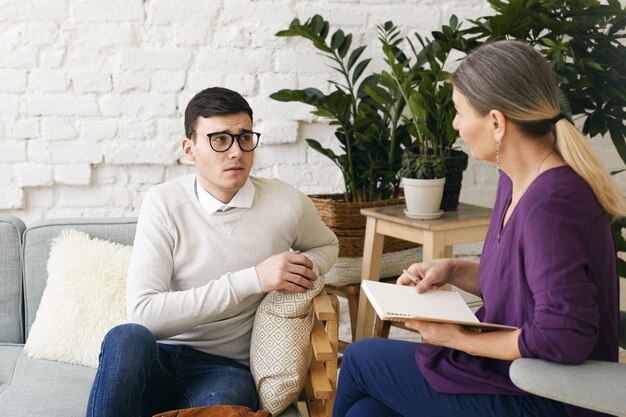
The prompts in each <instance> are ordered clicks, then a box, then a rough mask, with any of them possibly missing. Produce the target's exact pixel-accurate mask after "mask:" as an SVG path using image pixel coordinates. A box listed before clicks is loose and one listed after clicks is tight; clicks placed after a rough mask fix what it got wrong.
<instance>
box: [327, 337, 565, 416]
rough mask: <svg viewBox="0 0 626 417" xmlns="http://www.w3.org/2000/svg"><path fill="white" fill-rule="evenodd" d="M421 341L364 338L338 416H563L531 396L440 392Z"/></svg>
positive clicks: (552, 404) (346, 367) (343, 383)
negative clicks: (429, 375) (418, 356)
mask: <svg viewBox="0 0 626 417" xmlns="http://www.w3.org/2000/svg"><path fill="white" fill-rule="evenodd" d="M416 348H417V344H416V343H412V342H405V341H400V340H391V339H365V340H361V341H359V342H356V343H352V344H350V346H349V347H348V348H347V349H346V351H345V353H344V356H343V359H342V361H341V371H340V372H339V383H338V386H337V396H336V397H335V405H334V408H333V417H344V416H345V417H370V416H371V417H413V416H415V417H418V416H423V417H507V416H515V417H522V416H524V417H526V416H528V417H531V416H533V417H551V416H554V417H562V416H563V417H564V416H567V412H566V411H565V408H564V406H563V405H562V404H561V403H559V402H556V401H552V400H548V399H544V398H540V397H536V396H531V395H484V394H440V393H438V392H436V391H435V390H433V389H432V388H431V386H430V384H429V383H428V381H426V379H425V378H424V377H423V376H422V373H421V372H420V370H419V367H418V366H417V363H416V362H415V350H416Z"/></svg>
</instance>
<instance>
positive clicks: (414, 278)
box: [402, 269, 421, 285]
mask: <svg viewBox="0 0 626 417" xmlns="http://www.w3.org/2000/svg"><path fill="white" fill-rule="evenodd" d="M402 272H404V273H405V274H406V275H407V276H408V277H409V278H411V281H413V283H414V284H415V285H417V284H419V283H420V281H421V280H420V279H419V278H418V277H416V276H415V274H413V273H412V272H409V271H407V270H406V269H403V270H402Z"/></svg>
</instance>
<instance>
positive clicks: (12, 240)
mask: <svg viewBox="0 0 626 417" xmlns="http://www.w3.org/2000/svg"><path fill="white" fill-rule="evenodd" d="M135 225H136V219H133V218H116V219H114V218H111V219H65V220H62V219H59V220H45V221H40V222H37V223H34V224H32V225H31V226H30V227H28V228H26V227H25V225H24V223H23V222H22V221H21V220H20V219H18V218H16V217H13V216H8V215H3V214H0V416H6V417H32V416H45V417H79V416H84V415H85V409H86V405H87V399H88V397H89V391H90V389H91V383H92V380H93V378H94V375H95V369H93V368H89V367H84V366H77V365H70V364H66V363H61V362H54V361H48V360H41V359H32V358H29V357H28V356H26V354H25V353H24V351H23V346H24V343H25V340H26V339H27V338H28V333H29V331H30V328H31V326H32V324H33V321H34V320H35V315H36V314H37V309H38V307H39V302H40V301H41V297H42V294H43V290H44V288H45V286H46V281H47V276H48V274H47V260H48V254H49V252H50V244H51V241H52V240H53V239H54V238H56V237H57V236H59V234H60V233H61V231H62V230H63V229H68V228H69V229H75V230H80V231H84V232H85V233H87V234H89V236H91V237H92V238H99V239H103V240H109V241H112V242H117V243H121V244H125V245H131V244H132V243H133V239H134V235H135ZM299 415H300V414H299V412H298V411H297V407H295V405H294V406H292V407H290V408H288V409H287V410H286V411H285V412H283V413H282V414H281V417H295V416H299Z"/></svg>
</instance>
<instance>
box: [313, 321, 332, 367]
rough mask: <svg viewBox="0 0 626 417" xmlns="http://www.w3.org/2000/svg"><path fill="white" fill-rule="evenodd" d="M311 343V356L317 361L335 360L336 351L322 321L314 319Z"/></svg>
mask: <svg viewBox="0 0 626 417" xmlns="http://www.w3.org/2000/svg"><path fill="white" fill-rule="evenodd" d="M311 345H312V346H313V356H314V357H315V360H316V361H318V362H324V361H332V360H337V353H336V352H335V351H333V347H332V346H331V344H330V341H329V340H328V334H327V333H326V330H325V329H324V325H323V324H322V322H320V321H317V320H315V321H314V323H313V330H312V331H311Z"/></svg>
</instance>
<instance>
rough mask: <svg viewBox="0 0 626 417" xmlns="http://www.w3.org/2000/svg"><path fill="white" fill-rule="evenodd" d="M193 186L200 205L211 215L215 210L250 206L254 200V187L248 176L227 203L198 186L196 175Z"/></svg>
mask: <svg viewBox="0 0 626 417" xmlns="http://www.w3.org/2000/svg"><path fill="white" fill-rule="evenodd" d="M194 188H195V189H196V195H197V196H198V201H199V202H200V205H201V206H202V208H203V209H204V210H206V212H207V213H208V214H209V215H211V214H213V213H215V212H217V211H228V210H230V209H234V208H250V207H252V201H253V200H254V193H255V188H254V184H252V181H250V178H248V179H247V180H246V183H245V184H244V185H243V187H241V188H240V189H239V191H237V194H235V196H234V197H233V198H232V200H230V201H229V202H228V203H222V202H221V201H220V200H218V199H217V198H215V197H213V196H212V195H211V194H210V193H209V192H208V191H206V190H205V189H204V188H202V187H201V186H199V184H198V178H197V177H196V179H195V183H194Z"/></svg>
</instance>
